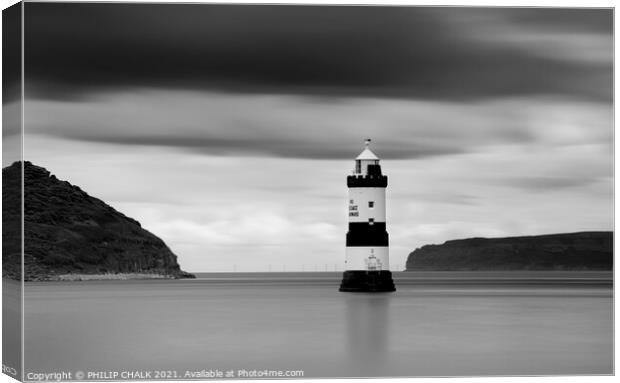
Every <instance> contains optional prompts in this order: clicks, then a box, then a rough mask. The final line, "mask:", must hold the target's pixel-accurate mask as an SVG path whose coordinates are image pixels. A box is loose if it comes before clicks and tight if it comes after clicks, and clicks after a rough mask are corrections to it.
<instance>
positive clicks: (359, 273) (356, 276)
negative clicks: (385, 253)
mask: <svg viewBox="0 0 620 383" xmlns="http://www.w3.org/2000/svg"><path fill="white" fill-rule="evenodd" d="M340 291H345V292H352V293H375V292H376V293H380V292H385V293H388V292H392V291H396V287H395V286H394V281H393V280H392V272H391V271H389V270H381V271H364V270H347V271H345V272H344V274H343V275H342V283H341V284H340Z"/></svg>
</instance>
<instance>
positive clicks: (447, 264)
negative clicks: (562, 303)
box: [406, 231, 613, 271]
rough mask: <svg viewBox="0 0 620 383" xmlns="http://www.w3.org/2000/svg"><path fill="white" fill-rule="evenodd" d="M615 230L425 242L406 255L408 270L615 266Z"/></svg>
mask: <svg viewBox="0 0 620 383" xmlns="http://www.w3.org/2000/svg"><path fill="white" fill-rule="evenodd" d="M612 269H613V232H611V231H591V232H580V233H566V234H549V235H537V236H527V237H506V238H469V239H459V240H452V241H447V242H445V243H443V244H441V245H426V246H422V247H421V248H418V249H416V250H414V251H413V252H412V253H410V254H409V257H408V258H407V268H406V270H407V271H417V270H429V271H430V270H433V271H456V270H612Z"/></svg>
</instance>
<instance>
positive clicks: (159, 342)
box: [25, 280, 613, 377]
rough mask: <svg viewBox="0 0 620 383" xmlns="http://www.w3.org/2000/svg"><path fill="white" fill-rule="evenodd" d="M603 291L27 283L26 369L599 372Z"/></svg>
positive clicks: (607, 293) (606, 337) (608, 324)
mask: <svg viewBox="0 0 620 383" xmlns="http://www.w3.org/2000/svg"><path fill="white" fill-rule="evenodd" d="M612 329H613V300H612V289H611V288H610V287H608V286H592V285H584V286H580V285H562V286H529V285H528V286H525V287H523V286H476V285H471V284H469V285H467V286H459V285H456V284H451V285H450V286H425V285H407V284H401V285H400V286H398V291H397V292H396V293H387V294H352V293H339V292H338V291H337V283H336V284H334V285H332V283H331V282H330V283H313V284H308V283H288V284H287V283H249V282H248V283H237V282H235V283H219V282H218V283H211V282H208V281H201V280H195V281H126V282H83V283H76V282H73V283H35V284H29V285H27V287H26V305H25V331H26V339H25V343H26V363H25V366H26V371H45V370H58V369H65V370H71V371H75V370H78V369H80V370H88V369H92V370H121V369H148V370H154V369H175V370H178V371H179V372H180V373H184V372H185V371H186V370H202V369H216V368H217V369H221V370H226V369H233V370H238V369H254V368H255V369H280V370H304V371H305V377H330V376H333V377H336V376H341V377H343V376H352V377H353V376H472V375H474V376H475V375H544V374H611V373H612V368H613V353H612V347H613V337H612V334H613V333H612Z"/></svg>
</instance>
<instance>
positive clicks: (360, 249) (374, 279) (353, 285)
mask: <svg viewBox="0 0 620 383" xmlns="http://www.w3.org/2000/svg"><path fill="white" fill-rule="evenodd" d="M347 186H348V188H349V231H348V232H347V242H346V243H347V248H346V255H345V271H344V275H343V277H342V284H341V285H340V291H350V292H389V291H396V288H395V287H394V282H393V280H392V273H391V272H390V260H389V251H388V246H389V240H388V233H387V230H386V225H385V223H386V221H385V190H386V188H387V176H386V175H383V174H382V173H381V165H379V157H377V156H376V155H375V154H374V153H373V152H372V151H371V150H370V139H367V140H366V147H365V148H364V150H363V151H362V153H360V155H359V156H357V158H356V159H355V169H354V170H353V174H352V175H349V176H348V177H347Z"/></svg>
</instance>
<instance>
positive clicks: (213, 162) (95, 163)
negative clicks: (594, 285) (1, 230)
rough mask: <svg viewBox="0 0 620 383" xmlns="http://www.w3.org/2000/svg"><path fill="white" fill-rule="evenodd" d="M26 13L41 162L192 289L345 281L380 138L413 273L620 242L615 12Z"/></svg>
mask: <svg viewBox="0 0 620 383" xmlns="http://www.w3.org/2000/svg"><path fill="white" fill-rule="evenodd" d="M25 8H26V16H25V37H26V39H25V46H26V50H25V68H24V73H25V77H24V82H25V95H24V97H25V103H24V109H25V120H24V134H25V136H24V143H25V152H24V158H25V159H26V160H29V161H32V162H33V163H35V164H37V165H39V166H43V167H45V168H47V169H48V170H50V171H51V172H52V173H53V174H55V175H56V176H57V177H58V178H60V179H64V180H68V181H70V182H71V183H73V184H75V185H78V186H80V187H81V188H82V189H84V190H85V191H87V192H88V193H89V194H91V195H93V196H95V197H97V198H100V199H102V200H104V201H105V202H107V203H108V204H110V205H111V206H113V207H114V208H116V209H117V210H119V211H121V212H123V213H125V214H126V215H128V216H131V217H133V218H135V219H137V220H138V221H140V222H141V224H142V226H143V227H144V228H146V229H147V230H149V231H151V232H153V233H154V234H156V235H157V236H159V237H161V238H162V239H163V240H164V241H165V242H166V243H167V244H168V246H169V247H170V248H171V249H172V251H173V252H174V253H175V254H177V256H178V258H179V262H180V264H181V266H182V268H183V269H185V270H188V271H194V272H198V271H234V270H236V271H268V270H271V271H301V270H305V271H313V270H319V271H323V270H342V268H343V265H344V247H345V233H346V231H347V188H346V176H347V175H348V174H350V173H351V171H352V169H353V159H354V158H355V157H356V156H357V155H358V154H359V152H360V151H361V150H362V149H363V142H364V139H365V138H368V137H369V138H372V141H373V144H372V150H373V151H374V152H375V153H376V154H377V155H378V156H379V157H380V158H381V164H382V169H383V172H384V173H385V174H387V175H388V177H389V178H388V189H387V228H388V232H389V233H390V259H391V266H392V269H393V270H400V269H402V268H403V267H404V264H405V261H406V258H407V255H408V254H409V253H410V252H411V251H413V250H414V249H416V248H418V247H420V246H423V245H425V244H431V243H443V242H444V241H446V240H451V239H458V238H468V237H472V236H484V237H497V236H516V235H536V234H545V233H559V232H574V231H585V230H612V229H613V209H612V207H613V109H612V108H613V98H612V97H613V94H612V89H613V87H612V83H613V82H612V79H613V69H612V68H613V67H612V62H613V53H612V51H613V49H612V48H613V47H612V41H613V32H612V29H613V19H612V11H611V10H610V9H561V8H555V9H551V8H457V7H442V8H432V7H406V6H395V7H386V6H368V7H363V6H274V5H205V4H194V5H189V4H174V5H166V4H158V5H148V4H110V3H108V4H102V3H98V4H96V3H93V4H59V3H56V4H53V3H26V5H25ZM18 89H19V87H18V84H16V83H14V84H11V83H7V84H4V85H3V92H4V95H5V98H4V100H3V103H4V105H3V106H4V108H5V110H7V111H11V110H17V109H18V108H19V104H18V96H19V93H18V91H17V90H18ZM7 95H8V97H7ZM5 114H6V113H5ZM4 126H5V127H4V130H3V140H4V146H3V147H4V151H5V153H6V152H9V153H10V152H11V148H12V147H13V148H14V147H17V146H16V144H17V142H19V126H18V124H17V123H16V122H10V121H9V123H5V124H4ZM8 157H10V156H4V158H3V162H4V163H3V166H7V165H9V164H10V161H9V160H8V159H7V158H8Z"/></svg>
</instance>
